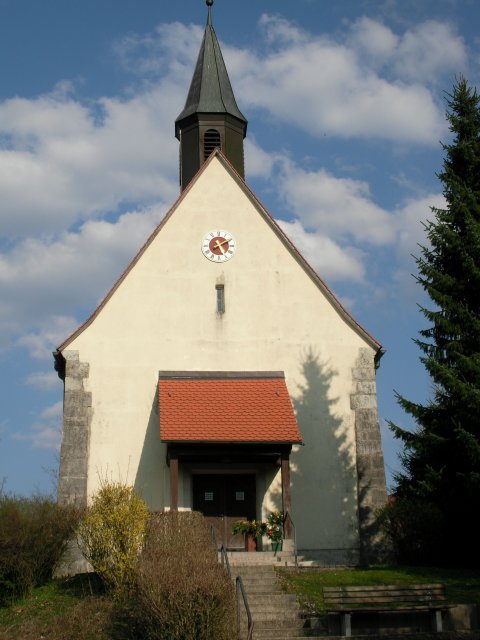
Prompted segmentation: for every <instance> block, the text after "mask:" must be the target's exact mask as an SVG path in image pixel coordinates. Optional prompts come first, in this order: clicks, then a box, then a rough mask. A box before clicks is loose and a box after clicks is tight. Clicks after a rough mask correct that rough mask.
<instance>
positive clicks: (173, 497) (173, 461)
mask: <svg viewBox="0 0 480 640" xmlns="http://www.w3.org/2000/svg"><path fill="white" fill-rule="evenodd" d="M170 511H178V458H177V457H176V456H175V457H171V458H170Z"/></svg>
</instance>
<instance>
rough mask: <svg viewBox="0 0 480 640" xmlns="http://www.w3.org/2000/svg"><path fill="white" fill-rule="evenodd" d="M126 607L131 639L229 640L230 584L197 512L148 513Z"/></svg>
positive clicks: (232, 599)
mask: <svg viewBox="0 0 480 640" xmlns="http://www.w3.org/2000/svg"><path fill="white" fill-rule="evenodd" d="M130 608H131V612H132V615H133V617H134V618H135V622H136V625H135V624H134V627H133V628H135V629H136V631H135V633H136V634H137V635H135V637H136V638H139V637H142V638H146V639H148V640H211V639H212V638H215V639H216V640H231V638H232V629H234V628H235V594H234V589H233V583H232V581H231V579H230V578H229V576H228V575H227V574H226V572H225V570H224V569H223V568H222V566H221V565H220V564H219V563H218V558H217V551H216V549H215V548H214V547H213V545H212V539H211V534H210V529H209V527H208V525H207V523H206V521H205V519H204V517H203V516H202V515H201V514H200V513H196V512H183V513H173V512H170V513H163V514H157V515H155V516H152V518H151V520H150V522H149V526H148V532H147V536H146V540H145V546H144V549H143V551H142V554H141V556H140V560H139V564H138V572H137V583H136V590H135V596H134V600H132V601H131V603H130ZM139 629H141V634H142V635H141V636H140V635H139V631H138V630H139Z"/></svg>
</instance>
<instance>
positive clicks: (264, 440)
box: [158, 371, 302, 512]
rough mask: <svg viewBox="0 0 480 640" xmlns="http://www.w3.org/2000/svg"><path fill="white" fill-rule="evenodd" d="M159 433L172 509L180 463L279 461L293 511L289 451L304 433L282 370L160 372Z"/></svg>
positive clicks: (286, 507) (288, 504)
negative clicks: (299, 425)
mask: <svg viewBox="0 0 480 640" xmlns="http://www.w3.org/2000/svg"><path fill="white" fill-rule="evenodd" d="M158 403H159V416H160V438H161V440H162V442H165V443H167V460H168V463H169V465H170V494H171V495H170V508H171V509H172V510H176V509H177V508H178V464H179V461H180V462H221V463H229V462H271V463H276V464H279V465H281V469H282V495H283V511H284V512H287V511H288V512H291V490H290V452H291V448H292V444H300V443H301V442H302V438H301V435H300V431H299V428H298V424H297V421H296V418H295V414H294V411H293V406H292V402H291V400H290V396H289V393H288V389H287V386H286V384H285V375H284V373H283V371H273V372H272V371H268V372H265V371H262V372H258V371H255V372H232V371H230V372H226V371H213V372H212V371H201V372H197V371H195V372H192V371H182V372H178V371H161V372H160V373H159V382H158Z"/></svg>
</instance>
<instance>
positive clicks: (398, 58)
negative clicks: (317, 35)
mask: <svg viewBox="0 0 480 640" xmlns="http://www.w3.org/2000/svg"><path fill="white" fill-rule="evenodd" d="M347 46H352V47H353V48H354V49H355V50H356V51H357V53H358V54H359V56H360V59H361V60H362V61H363V64H364V65H365V67H366V68H368V66H370V65H371V68H372V69H377V70H378V69H381V68H383V69H384V70H385V71H387V72H388V73H389V74H390V75H391V76H392V77H393V78H394V77H395V76H396V77H397V79H399V80H400V79H401V80H404V81H408V82H420V83H425V84H427V85H429V84H436V83H437V82H438V81H439V80H440V79H442V78H444V77H445V75H446V74H449V75H451V74H452V73H453V74H455V73H458V72H459V71H462V70H464V68H465V65H466V63H467V50H466V45H465V42H464V41H463V39H462V38H461V37H460V36H458V35H457V34H456V33H455V31H454V29H453V28H452V26H451V25H450V24H448V23H445V22H439V21H435V20H430V21H427V22H423V23H421V24H418V25H416V26H415V27H414V28H412V29H410V30H408V31H405V32H404V33H403V34H400V35H397V34H395V33H394V32H393V31H392V30H391V29H390V27H388V26H386V25H384V24H382V23H381V22H378V21H376V20H372V19H371V18H367V17H362V18H359V19H358V20H357V21H355V22H354V23H353V24H352V26H351V33H350V34H349V37H348V39H347Z"/></svg>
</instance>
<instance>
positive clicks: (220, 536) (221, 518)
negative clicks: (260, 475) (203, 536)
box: [193, 474, 256, 549]
mask: <svg viewBox="0 0 480 640" xmlns="http://www.w3.org/2000/svg"><path fill="white" fill-rule="evenodd" d="M255 489H256V487H255V476H254V475H252V474H234V475H233V474H232V475H227V474H225V475H219V474H208V475H194V476H193V509H194V510H195V511H200V512H201V513H203V515H204V516H205V517H206V518H207V521H208V522H209V523H210V524H211V525H212V526H213V528H214V530H215V532H216V536H217V542H218V544H219V545H220V544H223V545H224V546H225V547H226V548H230V549H243V547H244V537H243V535H238V534H237V535H235V536H234V535H233V534H232V528H233V524H234V523H235V522H236V521H237V520H253V519H254V518H255V514H256V506H255V505H256V492H255Z"/></svg>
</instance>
